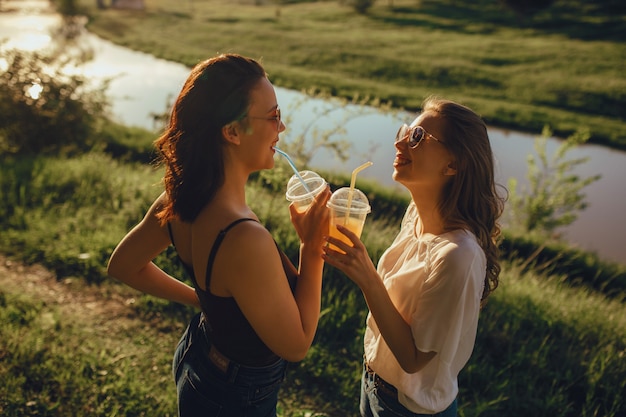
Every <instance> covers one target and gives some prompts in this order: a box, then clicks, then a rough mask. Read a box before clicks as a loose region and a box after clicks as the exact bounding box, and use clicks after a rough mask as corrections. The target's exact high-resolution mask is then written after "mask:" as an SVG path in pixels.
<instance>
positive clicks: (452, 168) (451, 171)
mask: <svg viewBox="0 0 626 417" xmlns="http://www.w3.org/2000/svg"><path fill="white" fill-rule="evenodd" d="M443 175H446V176H453V175H456V161H452V162H450V163H449V164H448V166H446V167H445V168H444V170H443Z"/></svg>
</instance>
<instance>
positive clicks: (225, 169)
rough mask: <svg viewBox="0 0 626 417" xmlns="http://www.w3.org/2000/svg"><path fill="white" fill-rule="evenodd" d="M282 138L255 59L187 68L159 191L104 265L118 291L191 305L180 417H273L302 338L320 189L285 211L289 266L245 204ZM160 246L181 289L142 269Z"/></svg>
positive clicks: (315, 295)
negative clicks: (180, 268) (173, 260)
mask: <svg viewBox="0 0 626 417" xmlns="http://www.w3.org/2000/svg"><path fill="white" fill-rule="evenodd" d="M284 130H285V125H284V123H283V121H282V119H281V112H280V108H279V106H278V102H277V99H276V94H275V91H274V87H273V86H272V84H271V83H270V81H269V80H268V78H267V75H266V73H265V71H264V69H263V67H262V66H261V65H260V64H259V63H258V62H257V61H255V60H253V59H250V58H246V57H243V56H240V55H236V54H223V55H219V56H216V57H213V58H211V59H207V60H206V61H203V62H201V63H199V64H198V65H196V66H195V67H194V68H193V69H192V70H191V73H190V75H189V77H188V79H187V81H186V82H185V84H184V86H183V88H182V91H181V92H180V95H179V96H178V98H177V100H176V102H175V104H174V107H173V110H172V113H171V117H170V122H169V126H168V127H167V129H166V131H165V132H164V133H163V135H162V136H161V137H160V138H159V139H158V140H157V141H156V148H157V150H158V152H159V155H160V158H161V161H162V163H163V164H164V165H165V176H164V188H165V191H164V192H163V193H162V194H161V195H160V196H159V197H158V198H157V199H156V200H155V201H154V203H153V204H152V207H150V209H149V210H148V212H147V214H146V215H145V217H144V219H143V220H142V221H141V222H140V223H139V224H138V225H137V226H136V227H135V228H133V229H132V230H131V231H130V232H129V233H128V234H127V235H126V236H125V237H124V238H123V239H122V241H121V242H120V243H119V245H118V246H117V248H116V249H115V251H114V252H113V254H112V256H111V259H110V261H109V266H108V272H109V274H110V275H111V276H113V277H115V278H117V279H119V280H121V281H123V282H125V283H127V284H128V285H130V286H132V287H134V288H136V289H139V290H141V291H144V292H146V293H148V294H151V295H154V296H157V297H161V298H164V299H167V300H172V301H176V302H180V303H184V304H188V305H192V306H196V307H199V308H200V309H201V313H199V314H197V315H196V316H195V317H194V318H193V319H192V321H191V323H190V324H189V326H188V328H187V330H186V331H185V333H184V335H183V337H182V338H181V340H180V343H179V345H178V347H177V349H176V353H175V355H174V361H173V368H174V376H175V379H176V385H177V390H178V407H179V415H180V416H209V415H220V416H243V415H246V416H275V415H276V403H277V393H278V389H279V387H280V384H281V382H282V380H283V378H284V373H285V367H286V362H287V361H299V360H301V359H303V358H304V356H305V355H306V353H307V350H308V349H309V347H310V346H311V343H312V341H313V336H314V335H315V331H316V328H317V323H318V319H319V314H320V302H321V281H322V270H323V260H322V247H323V245H324V244H325V241H324V239H323V234H322V231H323V230H325V229H324V225H326V227H328V226H327V224H328V210H327V209H326V207H325V204H326V202H327V200H328V198H329V196H330V190H329V189H328V188H327V189H326V190H325V192H322V193H321V194H319V195H318V197H317V198H316V201H315V202H314V203H313V204H312V205H311V207H310V208H309V209H308V211H307V212H305V213H298V212H297V211H296V210H295V209H294V207H290V215H291V221H292V223H293V225H294V228H295V230H296V232H297V234H298V236H299V238H300V241H301V245H300V259H299V268H298V269H296V268H295V267H294V266H293V265H292V263H291V262H290V261H289V259H288V258H287V257H286V256H285V255H284V253H283V252H282V251H281V250H280V249H279V248H278V246H277V245H276V243H275V241H274V239H273V238H272V236H271V235H270V233H269V231H268V230H267V229H266V228H265V227H264V226H263V225H262V224H261V223H260V222H259V219H258V217H257V216H256V214H255V213H254V212H253V211H252V210H251V209H250V207H249V206H248V203H247V201H246V183H247V180H248V177H249V176H250V174H251V173H253V172H256V171H259V170H263V169H271V168H272V167H273V166H274V154H275V150H274V147H275V145H276V143H277V142H278V140H279V133H281V132H283V131H284ZM320 226H321V227H320ZM169 245H174V247H175V249H176V252H177V254H178V257H179V259H180V261H181V262H182V264H183V265H184V266H185V268H186V270H187V271H188V272H189V275H190V277H191V279H192V281H193V287H192V286H189V285H187V284H185V283H183V282H181V281H180V280H178V279H176V278H174V277H171V276H169V275H168V274H167V273H166V272H164V271H163V270H161V269H160V268H159V267H157V266H156V265H155V264H154V263H153V262H152V260H153V259H154V258H155V257H156V256H157V255H158V254H159V253H161V252H162V251H164V250H165V249H166V248H167V247H168V246H169Z"/></svg>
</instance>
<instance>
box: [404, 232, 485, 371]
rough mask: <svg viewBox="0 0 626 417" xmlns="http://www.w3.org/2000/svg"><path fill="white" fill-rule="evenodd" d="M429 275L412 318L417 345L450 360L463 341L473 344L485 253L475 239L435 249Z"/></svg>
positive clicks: (423, 349) (447, 244) (447, 361)
mask: <svg viewBox="0 0 626 417" xmlns="http://www.w3.org/2000/svg"><path fill="white" fill-rule="evenodd" d="M432 251H433V253H432V254H431V256H430V261H429V262H431V265H429V266H430V267H429V268H428V270H429V274H428V276H427V277H426V279H425V280H424V282H423V287H422V291H421V295H420V297H419V299H418V300H417V303H416V309H415V310H414V314H413V315H412V319H411V323H412V324H411V328H412V332H413V338H414V340H415V344H416V347H417V348H418V349H419V350H421V351H423V352H430V351H434V352H437V353H438V354H439V355H441V360H442V361H444V362H446V363H450V362H451V361H452V360H453V359H454V357H455V355H456V352H457V350H458V349H459V346H460V344H462V343H471V345H472V346H473V344H474V341H475V337H476V329H477V325H478V313H479V310H480V297H481V294H482V288H483V282H484V277H485V268H486V264H485V256H484V252H483V251H482V249H481V248H480V246H478V243H477V242H476V241H475V240H472V241H471V242H468V240H467V239H464V240H462V241H461V242H460V243H450V242H447V243H446V244H444V245H443V247H438V248H437V247H436V248H433V249H432Z"/></svg>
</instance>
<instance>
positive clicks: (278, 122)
mask: <svg viewBox="0 0 626 417" xmlns="http://www.w3.org/2000/svg"><path fill="white" fill-rule="evenodd" d="M275 112H276V115H275V116H272V117H256V116H247V117H248V118H250V119H261V120H273V121H275V122H276V130H280V122H281V121H282V119H281V115H280V107H278V106H276V110H275Z"/></svg>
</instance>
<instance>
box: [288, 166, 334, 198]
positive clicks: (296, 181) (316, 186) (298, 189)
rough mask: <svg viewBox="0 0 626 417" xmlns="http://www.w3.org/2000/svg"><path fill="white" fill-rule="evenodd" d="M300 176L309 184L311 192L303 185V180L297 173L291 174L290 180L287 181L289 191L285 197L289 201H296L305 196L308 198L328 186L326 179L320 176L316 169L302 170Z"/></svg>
mask: <svg viewBox="0 0 626 417" xmlns="http://www.w3.org/2000/svg"><path fill="white" fill-rule="evenodd" d="M299 174H300V177H302V180H304V183H305V184H306V185H307V188H308V189H309V192H307V191H306V189H305V188H304V186H303V185H302V181H300V178H298V177H297V176H296V175H295V174H294V175H292V176H291V178H290V179H289V182H287V192H286V193H285V197H286V198H287V200H289V201H296V200H299V199H303V198H308V197H311V196H315V195H317V194H319V192H320V191H321V190H322V189H323V188H324V187H325V186H326V180H324V178H322V177H320V175H319V174H318V173H317V172H314V171H308V170H304V171H300V172H299Z"/></svg>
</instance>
